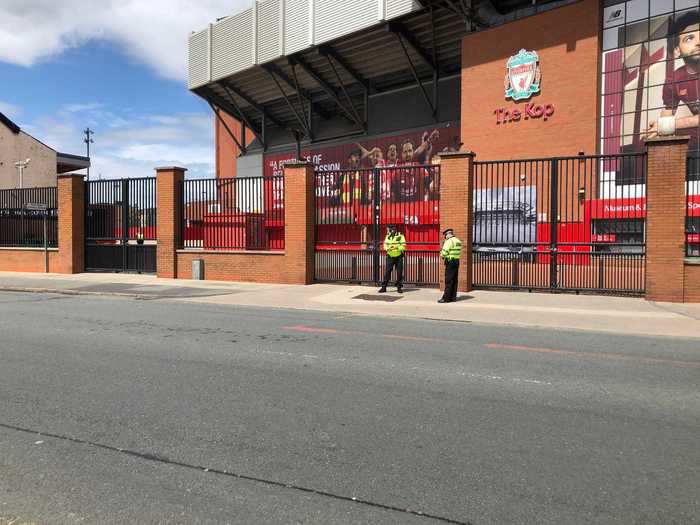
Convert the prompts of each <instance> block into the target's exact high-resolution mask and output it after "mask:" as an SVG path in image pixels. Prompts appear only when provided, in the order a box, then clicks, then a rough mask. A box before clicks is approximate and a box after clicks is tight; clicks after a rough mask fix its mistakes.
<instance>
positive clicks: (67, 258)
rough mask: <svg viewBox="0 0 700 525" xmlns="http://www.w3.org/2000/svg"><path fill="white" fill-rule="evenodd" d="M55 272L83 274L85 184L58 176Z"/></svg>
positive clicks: (75, 178)
mask: <svg viewBox="0 0 700 525" xmlns="http://www.w3.org/2000/svg"><path fill="white" fill-rule="evenodd" d="M57 187H58V190H57V191H58V273H81V272H84V271H85V181H84V180H83V176H82V175H75V174H67V175H59V176H58V182H57Z"/></svg>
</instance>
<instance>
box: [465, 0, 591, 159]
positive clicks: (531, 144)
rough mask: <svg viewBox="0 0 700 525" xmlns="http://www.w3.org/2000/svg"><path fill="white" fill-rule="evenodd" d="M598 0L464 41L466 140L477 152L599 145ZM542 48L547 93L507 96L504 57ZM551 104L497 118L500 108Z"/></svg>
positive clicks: (497, 155) (515, 153)
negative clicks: (549, 110) (530, 113)
mask: <svg viewBox="0 0 700 525" xmlns="http://www.w3.org/2000/svg"><path fill="white" fill-rule="evenodd" d="M599 4H600V2H599V1H598V0H581V1H580V2H578V3H575V4H572V5H570V6H566V7H561V8H558V9H553V10H552V11H549V12H545V13H542V14H539V15H536V16H532V17H528V18H524V19H522V20H519V21H517V22H513V23H509V24H505V25H503V26H500V27H496V28H493V29H489V30H486V31H482V32H479V33H474V34H471V35H468V36H466V37H465V38H464V40H463V42H462V122H461V128H462V142H464V148H465V149H468V150H471V151H474V152H475V153H476V154H477V159H480V160H499V159H512V158H524V157H545V156H546V157H551V156H562V155H576V154H577V153H578V152H579V151H583V152H585V153H587V154H594V153H596V152H597V149H598V148H597V135H598V133H597V132H598V106H599V100H600V96H599V94H600V85H599V84H600V83H599V80H598V77H599V61H600V50H599V43H598V40H599V37H598V31H599V27H600V14H599V9H600V8H599ZM520 49H526V50H528V51H536V52H537V53H538V54H539V57H540V67H541V71H542V83H541V92H540V94H538V95H535V96H534V97H532V98H531V99H530V100H528V101H520V102H513V101H512V100H510V99H508V100H506V99H505V89H504V79H505V75H506V62H507V60H508V58H510V57H511V56H512V55H515V54H516V53H517V52H518V51H519V50H520ZM529 103H536V104H553V105H554V108H555V113H554V115H553V116H552V117H551V118H549V119H548V120H546V121H545V120H544V119H543V118H537V119H532V118H529V119H528V120H525V119H524V118H521V119H520V121H518V122H510V123H506V124H496V115H494V110H496V109H498V108H506V109H512V108H518V109H519V110H520V111H521V112H523V113H524V111H525V107H526V106H527V104H529Z"/></svg>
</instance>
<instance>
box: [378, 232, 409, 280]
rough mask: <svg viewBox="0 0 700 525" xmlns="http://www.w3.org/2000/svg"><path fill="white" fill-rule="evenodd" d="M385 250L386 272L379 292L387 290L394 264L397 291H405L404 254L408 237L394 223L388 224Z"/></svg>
mask: <svg viewBox="0 0 700 525" xmlns="http://www.w3.org/2000/svg"><path fill="white" fill-rule="evenodd" d="M384 251H385V252H386V272H384V280H383V281H382V287H381V288H380V289H379V293H384V292H386V287H387V285H388V284H389V279H390V278H391V271H392V270H393V269H394V266H396V291H397V292H399V293H403V254H404V252H405V251H406V238H405V237H404V236H403V234H402V233H401V232H399V231H397V230H396V226H394V225H393V224H390V225H389V226H387V234H386V237H385V238H384Z"/></svg>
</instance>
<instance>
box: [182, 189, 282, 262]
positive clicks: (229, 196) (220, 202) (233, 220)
mask: <svg viewBox="0 0 700 525" xmlns="http://www.w3.org/2000/svg"><path fill="white" fill-rule="evenodd" d="M181 196H182V199H181V206H182V214H181V217H182V225H181V228H182V232H181V233H182V235H181V238H182V246H183V247H184V248H197V249H203V250H284V176H282V175H280V176H273V177H246V178H229V179H191V180H185V181H183V183H182V192H181Z"/></svg>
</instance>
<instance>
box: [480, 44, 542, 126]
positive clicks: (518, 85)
mask: <svg viewBox="0 0 700 525" xmlns="http://www.w3.org/2000/svg"><path fill="white" fill-rule="evenodd" d="M541 83H542V69H541V68H540V57H539V55H538V54H537V52H536V51H527V50H525V49H521V50H520V51H518V53H516V54H515V55H513V56H512V57H510V58H509V59H508V61H507V62H506V77H505V80H504V87H505V98H506V99H510V100H512V101H513V102H515V103H516V104H515V106H513V107H510V108H507V107H500V108H496V109H495V110H494V111H493V113H494V115H496V124H509V123H511V122H520V121H525V120H531V119H532V120H536V119H542V120H549V119H550V118H551V117H552V116H553V115H554V104H546V103H545V104H538V103H537V102H527V103H526V104H525V105H520V104H518V103H519V102H524V101H529V100H530V99H531V98H532V97H533V96H535V95H538V94H539V93H540V86H541Z"/></svg>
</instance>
